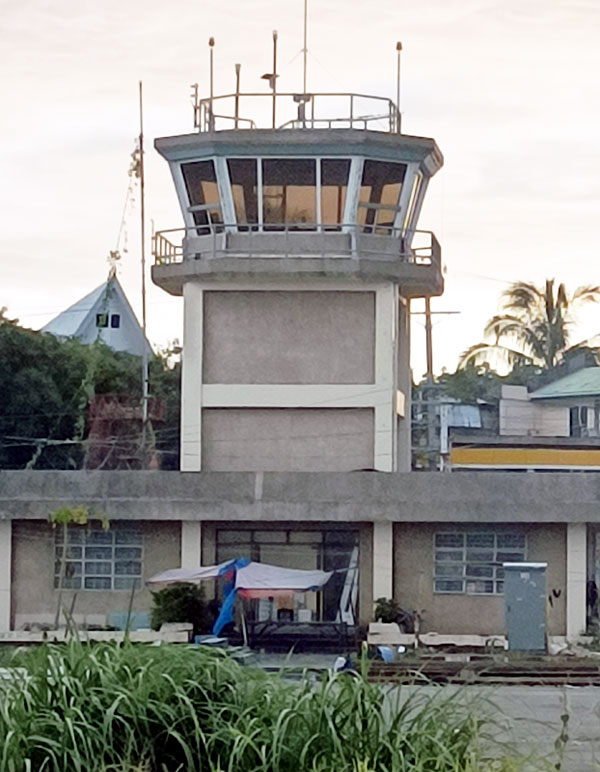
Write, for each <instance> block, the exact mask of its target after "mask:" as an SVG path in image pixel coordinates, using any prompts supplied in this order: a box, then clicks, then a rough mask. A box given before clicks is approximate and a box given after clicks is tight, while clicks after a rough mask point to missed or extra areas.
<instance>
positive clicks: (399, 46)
mask: <svg viewBox="0 0 600 772" xmlns="http://www.w3.org/2000/svg"><path fill="white" fill-rule="evenodd" d="M396 51H397V52H398V54H397V56H398V72H397V74H396V111H397V112H396V133H397V134H400V133H401V131H402V126H401V120H402V119H401V117H400V116H401V113H400V55H401V53H402V43H401V42H400V41H398V42H397V43H396Z"/></svg>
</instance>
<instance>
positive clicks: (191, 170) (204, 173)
mask: <svg viewBox="0 0 600 772" xmlns="http://www.w3.org/2000/svg"><path fill="white" fill-rule="evenodd" d="M181 171H182V172H183V179H184V181H185V187H186V190H187V194H188V200H189V202H190V205H189V207H188V211H189V212H192V214H193V217H194V222H195V223H196V225H201V226H202V225H204V226H206V227H205V228H198V230H197V233H198V235H205V234H207V233H210V232H211V231H212V227H211V226H213V225H219V224H221V223H222V222H223V218H222V216H221V204H220V201H219V189H218V187H217V176H216V174H215V166H214V163H213V162H212V161H195V162H194V163H187V164H182V166H181ZM219 230H220V229H219Z"/></svg>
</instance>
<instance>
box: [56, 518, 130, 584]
mask: <svg viewBox="0 0 600 772" xmlns="http://www.w3.org/2000/svg"><path fill="white" fill-rule="evenodd" d="M96 534H103V538H101V539H100V540H98V538H97V536H96ZM124 534H129V535H133V536H134V537H135V538H134V539H133V540H127V539H125V540H123V538H124V536H123V535H124ZM66 536H67V540H66V545H65V539H64V537H65V531H64V530H63V529H62V528H60V527H57V528H56V530H55V533H54V541H53V545H54V553H53V554H54V589H55V590H58V589H59V585H60V578H61V576H60V571H61V559H62V549H64V548H65V546H66V548H67V557H66V568H67V570H66V571H65V575H64V576H63V583H62V589H63V590H73V591H76V592H82V591H85V592H122V591H123V592H131V589H132V584H135V587H136V589H139V588H140V587H141V586H142V578H143V575H144V534H143V531H142V529H141V528H139V527H135V526H134V525H133V524H131V525H130V524H129V523H127V524H124V525H122V524H118V525H115V524H114V523H112V524H111V526H110V528H108V530H106V531H105V530H103V529H102V527H100V526H97V525H95V524H91V525H87V526H77V525H71V526H69V527H68V528H67V532H66ZM118 537H121V540H119V538H118ZM108 539H110V543H109V541H108ZM94 549H97V550H98V549H99V550H110V557H101V556H99V555H97V556H96V557H93V556H92V554H91V551H92V550H94ZM130 549H134V550H136V551H138V552H137V557H125V556H124V555H123V554H121V555H118V554H117V550H130ZM88 550H89V551H90V554H89V555H88V554H87V552H88ZM102 563H103V564H110V570H109V571H104V572H103V571H101V570H98V565H99V564H102ZM118 563H122V564H123V563H130V564H131V563H135V564H139V571H134V572H131V571H130V572H123V573H121V572H117V570H116V568H117V564H118ZM92 565H94V566H95V567H96V570H92V568H91V566H92ZM68 566H72V569H71V570H72V571H73V573H72V574H71V575H70V576H69V575H68ZM77 566H79V569H78V568H77ZM88 567H89V568H88ZM73 579H78V580H79V581H71V580H73ZM87 579H89V580H101V581H100V582H99V584H102V580H104V585H103V586H96V587H93V586H86V580H87ZM106 580H109V582H106ZM117 585H121V586H117Z"/></svg>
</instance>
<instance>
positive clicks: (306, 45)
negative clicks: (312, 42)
mask: <svg viewBox="0 0 600 772" xmlns="http://www.w3.org/2000/svg"><path fill="white" fill-rule="evenodd" d="M302 53H303V54H304V80H303V81H302V93H303V94H306V58H307V55H308V0H304V48H303V49H302Z"/></svg>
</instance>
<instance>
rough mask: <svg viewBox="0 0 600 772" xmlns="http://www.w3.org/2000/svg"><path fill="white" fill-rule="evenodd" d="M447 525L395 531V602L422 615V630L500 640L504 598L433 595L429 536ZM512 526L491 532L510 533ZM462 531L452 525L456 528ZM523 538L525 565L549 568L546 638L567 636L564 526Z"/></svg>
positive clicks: (530, 529)
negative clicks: (536, 563)
mask: <svg viewBox="0 0 600 772" xmlns="http://www.w3.org/2000/svg"><path fill="white" fill-rule="evenodd" d="M452 527H453V524H452V523H451V522H447V523H444V524H443V526H442V525H439V524H438V525H436V524H430V523H410V524H409V523H403V524H398V523H397V524H396V525H395V526H394V585H395V587H394V598H395V599H396V600H397V601H398V602H399V603H400V605H401V606H402V607H403V608H407V609H419V610H421V611H422V612H423V619H422V627H421V629H422V631H423V632H437V633H446V634H453V633H454V634H460V633H467V632H468V633H473V634H479V635H504V633H505V624H504V597H503V596H502V595H467V594H441V593H434V592H433V564H434V550H433V537H434V534H435V533H436V532H437V531H439V530H451V529H452ZM516 527H518V526H515V524H513V523H510V524H506V525H504V526H491V527H490V530H500V531H502V530H503V529H506V531H507V532H514V531H515V528H516ZM460 528H461V526H460V525H458V524H456V529H457V530H458V529H460ZM520 531H521V532H524V533H525V534H526V536H527V560H533V561H542V560H543V561H544V562H547V563H548V569H547V589H548V593H549V595H551V596H552V604H550V603H549V605H548V633H549V634H550V635H564V634H565V597H566V592H565V576H566V569H565V542H566V536H565V526H564V525H560V524H552V525H544V526H534V525H528V526H527V527H525V528H523V526H521V528H520Z"/></svg>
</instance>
